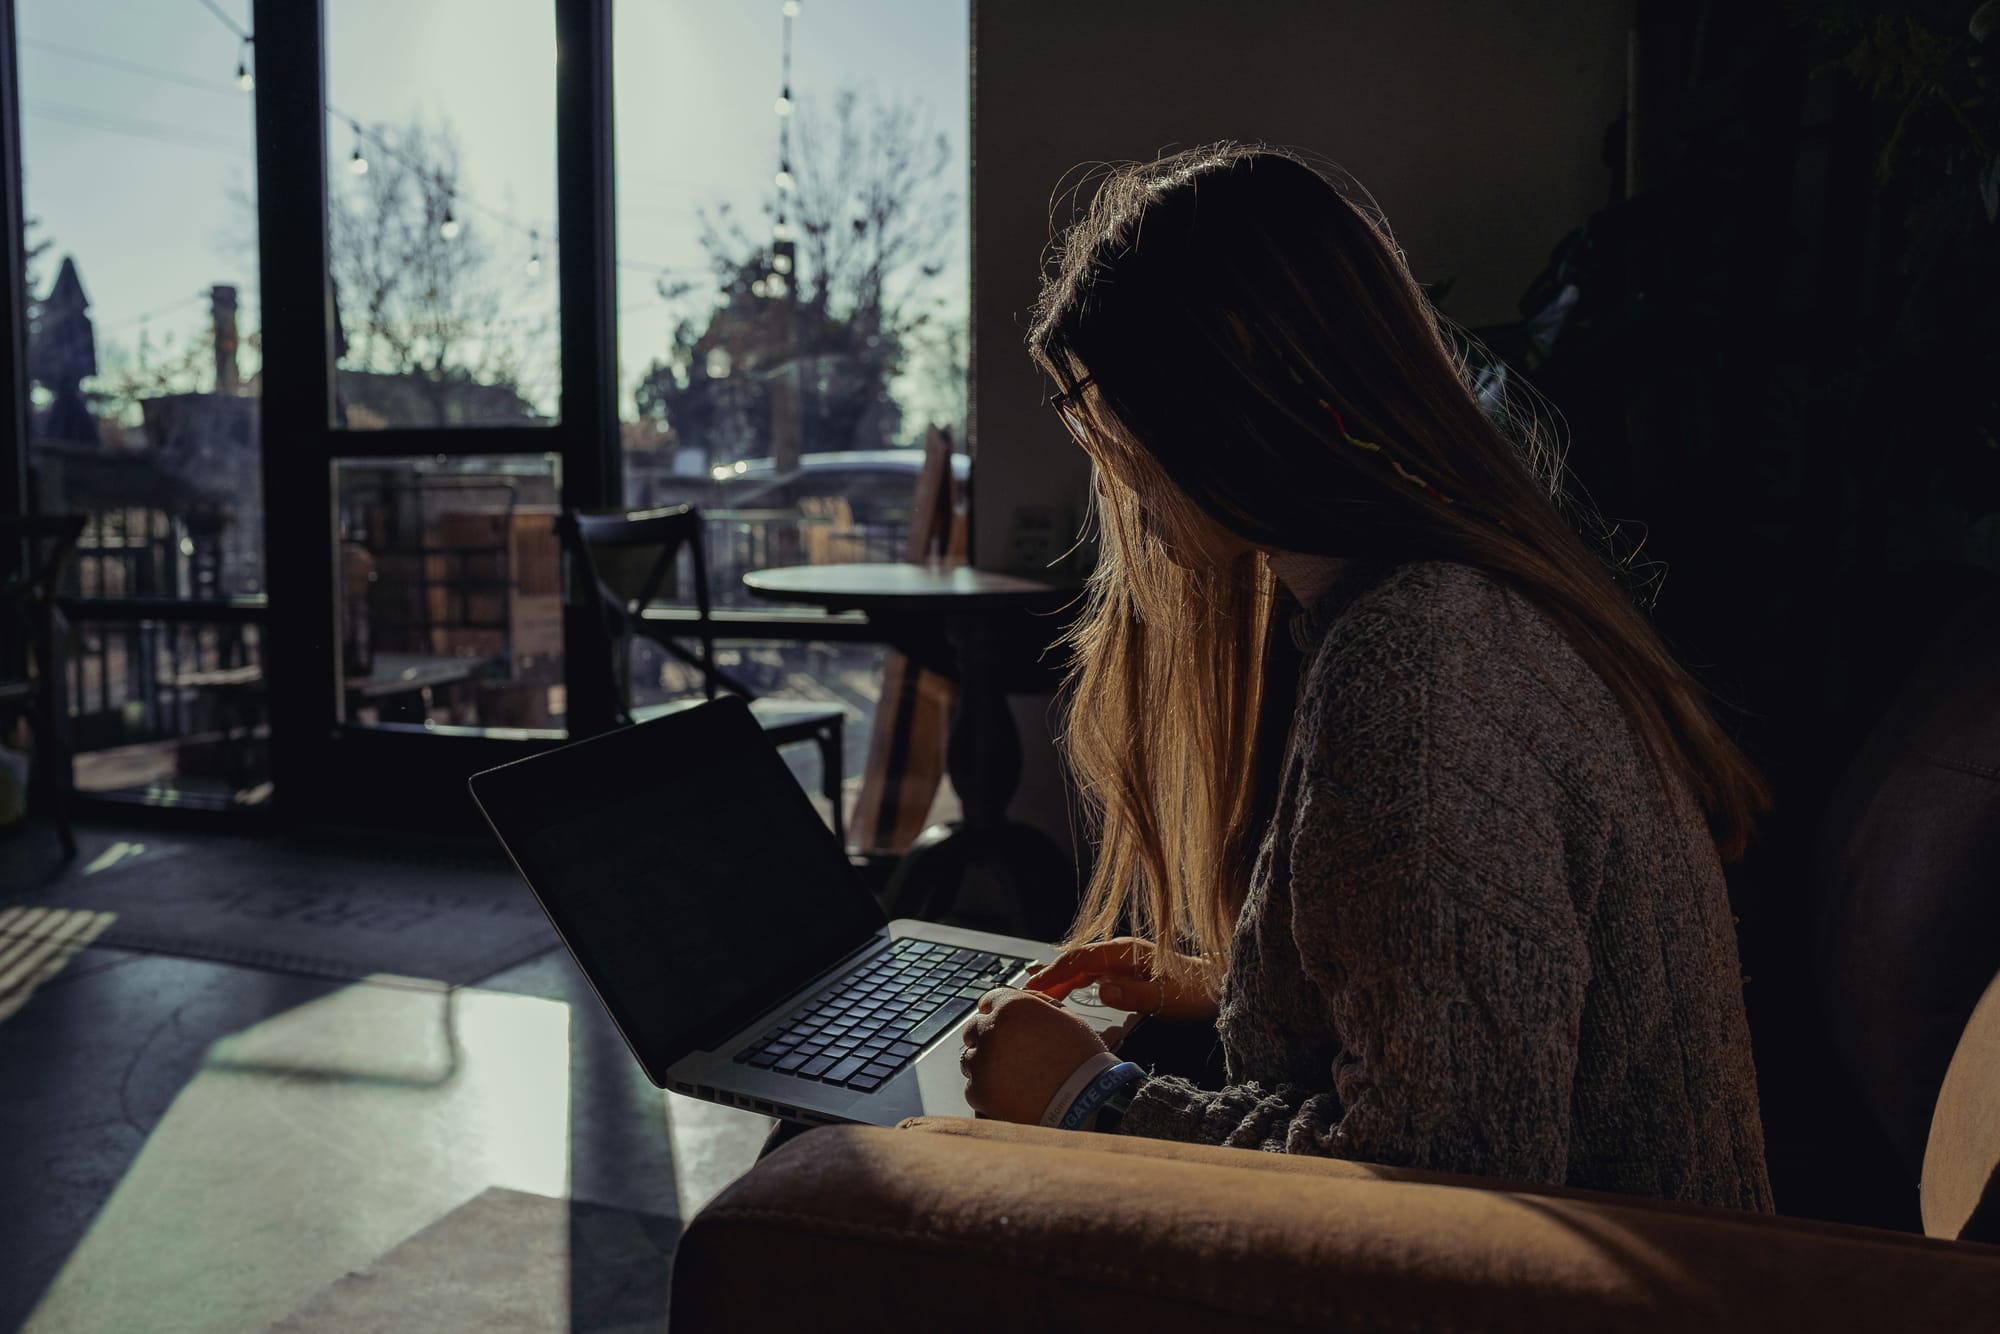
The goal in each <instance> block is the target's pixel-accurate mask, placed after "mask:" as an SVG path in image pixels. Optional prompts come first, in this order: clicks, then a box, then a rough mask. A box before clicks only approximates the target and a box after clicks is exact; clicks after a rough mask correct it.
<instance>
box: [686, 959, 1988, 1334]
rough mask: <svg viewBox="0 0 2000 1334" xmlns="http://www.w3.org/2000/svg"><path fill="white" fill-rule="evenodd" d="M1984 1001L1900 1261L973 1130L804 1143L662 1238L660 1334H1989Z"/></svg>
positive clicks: (831, 1133) (1257, 1164) (1742, 1226)
mask: <svg viewBox="0 0 2000 1334" xmlns="http://www.w3.org/2000/svg"><path fill="white" fill-rule="evenodd" d="M1996 1164H2000V978H1996V979H1995V980H1994V983H1993V985H1991V986H1989V987H1988V988H1987V990H1986V993H1985V995H1984V997H1983V998H1982V999H1981V1000H1980V1002H1979V1005H1978V1007H1977V1008H1976V1009H1975V1010H1974V1012H1973V1015H1972V1019H1971V1022H1970V1023H1968V1024H1967V1026H1966V1028H1965V1031H1964V1034H1963V1035H1962V1037H1961V1039H1960V1041H1959V1044H1958V1047H1957V1050H1956V1052H1955V1053H1954V1055H1953V1058H1952V1062H1951V1065H1950V1068H1949V1071H1948V1073H1947V1074H1946V1077H1945V1082H1944V1088H1943V1091H1942V1093H1941V1094H1940V1095H1939V1097H1938V1101H1937V1106H1936V1108H1935V1111H1934V1113H1933V1115H1932V1119H1931V1129H1930V1139H1929V1145H1928V1149H1927V1151H1926V1153H1925V1157H1924V1164H1923V1178H1922V1191H1923V1196H1922V1198H1923V1222H1924V1230H1925V1232H1926V1233H1927V1234H1928V1235H1927V1236H1921V1237H1920V1236H1915V1235H1912V1234H1907V1233H1902V1232H1895V1231H1889V1230H1884V1229H1876V1228H1862V1227H1851V1226H1846V1225H1841V1224H1833V1223H1820V1222H1810V1221H1805V1220H1800V1219H1793V1218H1785V1217H1773V1216H1769V1215H1763V1214H1752V1213H1744V1212H1739V1211H1737V1210H1731V1209H1713V1208H1706V1207H1702V1206H1698V1205H1688V1204H1669V1203H1665V1202H1662V1201H1657V1200H1651V1199H1646V1198H1642V1197H1638V1196H1626V1195H1615V1194H1608V1193H1604V1192H1596V1191H1581V1190H1570V1189H1563V1188H1556V1187H1548V1186H1538V1185H1528V1184H1522V1183H1516V1182H1508V1181H1498V1180H1490V1179H1484V1178H1478V1177H1465V1176H1446V1175H1440V1174H1436V1173H1429V1172H1419V1171H1412V1170H1408V1169H1399V1168H1391V1167H1379V1166H1373V1165H1369V1164H1366V1163H1354V1162H1343V1161H1339V1160H1329V1159H1313V1158H1299V1157H1289V1156H1286V1155H1282V1154H1271V1153H1260V1152H1257V1151H1254V1150H1248V1149H1221V1148H1211V1147H1207V1146H1192V1145H1184V1144H1170V1143H1164V1142H1160V1141H1154V1140H1144V1139H1137V1138H1132V1137H1127V1136H1119V1135H1096V1134H1087V1133H1080V1132H1065V1131H1059V1130H1047V1129H1042V1128H1040V1127H1028V1126H1014V1125H1006V1124H1001V1123H996V1122H989V1121H972V1120H949V1119H920V1120H916V1121H910V1122H905V1123H904V1124H903V1125H902V1126H901V1127H899V1128H897V1129H894V1130H885V1129H880V1128H875V1127H859V1126H844V1127H838V1128H829V1129H823V1130H817V1131H814V1132H813V1133H811V1134H808V1135H804V1136H801V1137H800V1138H798V1139H797V1140H794V1141H793V1142H792V1143H790V1144H788V1145H786V1146H785V1147H783V1148H781V1149H779V1150H778V1151H777V1152H775V1153H773V1154H771V1155H770V1156H769V1157H768V1158H766V1159H764V1160H763V1161H762V1162H760V1163H759V1164H757V1166H756V1167H755V1168H753V1169H752V1170H751V1171H750V1172H748V1173H746V1174H745V1175H744V1176H743V1177H742V1178H741V1179H740V1180H738V1181H737V1182H736V1183H735V1184H734V1185H732V1186H730V1187H729V1188H728V1189H727V1190H725V1191H724V1192H723V1193H722V1194H721V1195H720V1196H718V1197H717V1198H716V1199H715V1200H714V1201H713V1202H712V1203H710V1204H709V1206H708V1207H707V1208H705V1209H703V1210H702V1211H701V1213H700V1214H699V1215H697V1216H696V1218H695V1219H694V1220H693V1222H692V1223H690V1224H689V1226H688V1229H687V1232H686V1234H685V1235H684V1237H683V1239H682V1241H681V1246H680V1250H679V1252H678V1254H677V1256H676V1259H675V1263H674V1273H673V1279H672V1285H673V1289H672V1292H673V1295H672V1307H671V1312H670V1315H671V1328H672V1329H673V1331H675V1334H705V1332H706V1331H724V1330H727V1331H748V1330H778V1329H797V1330H828V1331H839V1330H857V1331H867V1332H868V1334H895V1332H896V1331H904V1330H910V1331H917V1330H924V1331H929V1330H936V1329H942V1328H949V1327H956V1326H963V1327H969V1328H975V1329H1010V1330H1023V1331H1026V1330H1055V1329H1078V1328H1107V1329H1118V1330H1132V1331H1138V1330H1145V1331H1159V1330H1182V1329H1185V1330H1200V1331H1202V1332H1203V1334H1222V1332H1223V1331H1239V1330H1292V1329H1299V1330H1303V1329H1313V1330H1322V1331H1327V1330H1334V1331H1356V1332H1357V1334H1358V1332H1359V1331H1370V1332H1371V1334H1377V1332H1384V1331H1404V1330H1409V1331H1416V1330H1449V1331H1469V1330H1495V1331H1498V1330H1510V1331H1511V1330H1519V1331H1523V1332H1524V1334H1525V1332H1527V1331H1533V1332H1534V1334H1547V1331H1557V1330H1592V1331H1596V1330H1700V1331H1702V1332H1703V1334H1722V1332H1723V1331H1734V1330H1744V1331H1749V1330H1756V1331H1769V1330H1793V1329H1799V1330H1806V1329H1810V1330H1816V1331H1821V1330H1842V1331H1844V1330H1898V1331H1900V1330H1926V1331H1945V1330H1952V1331H1956V1330H1964V1331H1983V1332H1986V1334H1991V1332H1992V1331H2000V1179H1996Z"/></svg>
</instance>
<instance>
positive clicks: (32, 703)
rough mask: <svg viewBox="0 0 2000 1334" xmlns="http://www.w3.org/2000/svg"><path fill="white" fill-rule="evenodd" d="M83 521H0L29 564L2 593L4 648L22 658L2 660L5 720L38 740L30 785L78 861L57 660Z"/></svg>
mask: <svg viewBox="0 0 2000 1334" xmlns="http://www.w3.org/2000/svg"><path fill="white" fill-rule="evenodd" d="M83 525H84V516H83V515H81V514H42V515H33V516H28V517H12V518H0V544H4V548H0V549H5V550H6V551H8V552H10V553H11V554H12V555H13V556H14V557H15V559H17V560H21V559H23V558H25V563H24V564H22V565H21V566H20V567H19V568H18V569H17V570H16V571H15V572H14V573H13V574H11V575H10V576H9V577H8V579H7V582H6V583H5V584H4V585H0V644H12V645H15V646H17V651H18V650H23V649H24V650H25V653H24V654H22V655H21V656H19V657H15V656H11V655H10V656H9V657H7V658H5V659H0V719H12V718H15V717H19V716H22V715H24V714H25V715H26V717H27V719H28V722H29V726H31V727H32V728H33V729H34V734H35V742H34V744H35V755H34V761H35V769H36V770H37V771H38V772H36V773H35V775H34V777H33V778H32V779H31V781H30V782H29V785H28V791H29V792H30V794H32V793H34V792H35V791H36V790H37V789H39V790H40V791H42V792H44V793H46V794H47V796H48V810H49V812H50V813H51V814H52V815H53V816H54V817H55V822H56V834H57V836H58V837H59V838H61V840H62V850H63V856H65V857H74V856H76V835H75V834H73V833H72V832H71V831H70V827H69V789H70V773H69V763H70V757H69V751H68V748H67V747H66V746H65V745H64V744H63V731H64V728H63V724H64V722H65V721H66V720H65V719H64V718H63V716H62V707H61V698H62V697H61V694H60V693H59V690H58V687H59V686H60V684H61V679H62V678H61V665H60V661H59V659H58V657H57V654H56V592H57V589H58V588H59V587H60V586H61V584H62V575H63V570H64V568H65V567H66V566H67V565H68V563H69V558H70V553H71V552H73V551H75V550H76V544H77V540H78V539H79V538H80V537H82V536H83Z"/></svg>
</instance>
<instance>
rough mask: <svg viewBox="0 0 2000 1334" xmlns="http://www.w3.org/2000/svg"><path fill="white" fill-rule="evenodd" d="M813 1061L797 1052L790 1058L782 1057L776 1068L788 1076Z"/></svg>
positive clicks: (802, 1053)
mask: <svg viewBox="0 0 2000 1334" xmlns="http://www.w3.org/2000/svg"><path fill="white" fill-rule="evenodd" d="M811 1059H812V1057H810V1056H808V1055H806V1054H805V1053H804V1052H802V1051H795V1052H793V1053H792V1054H791V1055H790V1056H785V1057H781V1058H780V1059H779V1061H778V1064H777V1066H776V1067H775V1068H776V1069H779V1070H783V1071H784V1072H785V1073H786V1074H790V1073H791V1072H792V1071H794V1070H796V1069H798V1068H799V1067H800V1066H802V1065H804V1064H805V1063H806V1062H807V1061H809V1060H811Z"/></svg>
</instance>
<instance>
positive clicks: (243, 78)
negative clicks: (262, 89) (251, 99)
mask: <svg viewBox="0 0 2000 1334" xmlns="http://www.w3.org/2000/svg"><path fill="white" fill-rule="evenodd" d="M236 86H237V87H238V88H241V89H242V90H243V91H244V92H246V93H247V92H249V91H250V90H251V89H253V88H255V87H256V86H257V80H256V79H255V78H254V77H252V76H251V73H250V67H249V66H248V65H246V64H244V63H243V62H242V61H240V60H239V61H237V62H236Z"/></svg>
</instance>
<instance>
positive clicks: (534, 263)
mask: <svg viewBox="0 0 2000 1334" xmlns="http://www.w3.org/2000/svg"><path fill="white" fill-rule="evenodd" d="M541 272H542V234H541V233H540V232H538V231H530V232H529V233H528V276H529V277H530V278H535V277H539V276H540V275H541Z"/></svg>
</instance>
